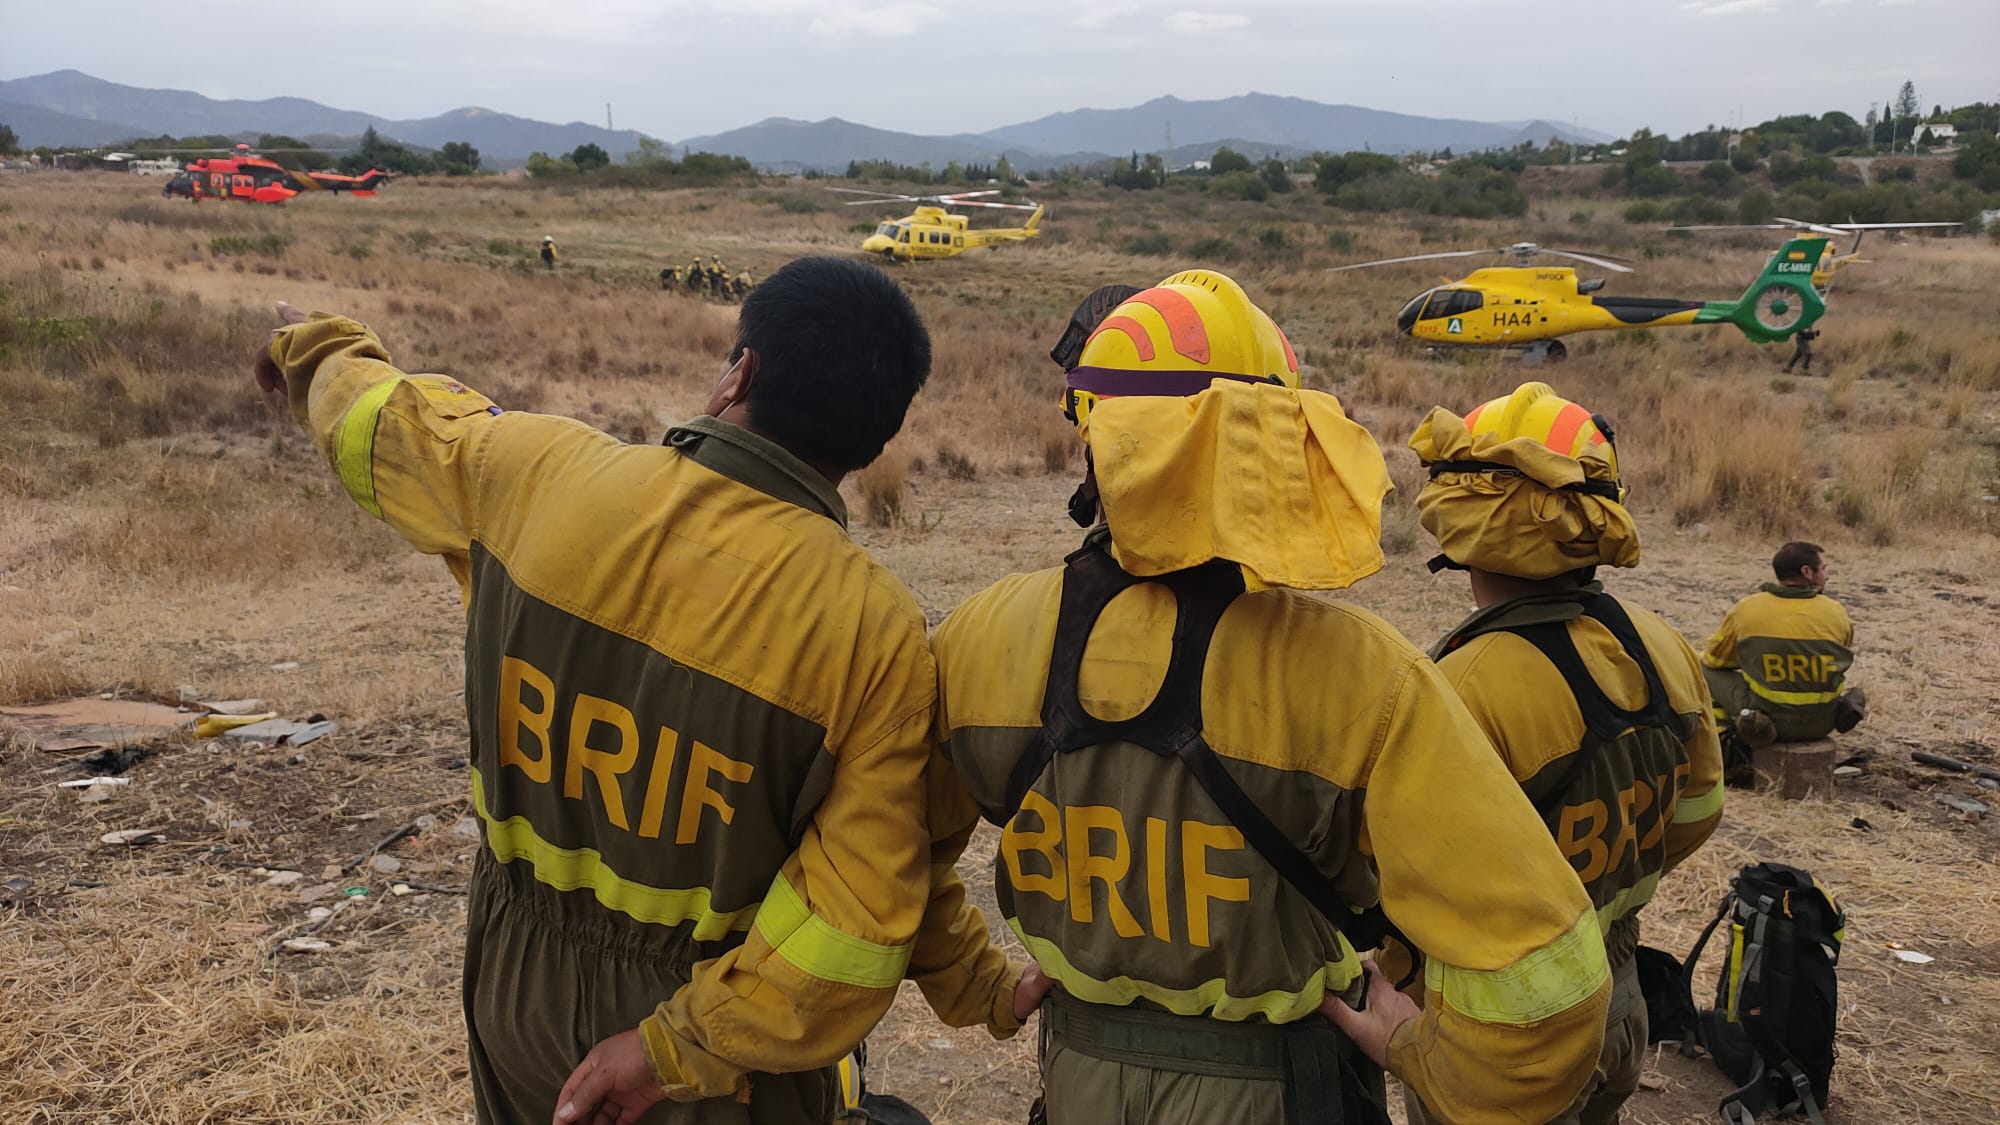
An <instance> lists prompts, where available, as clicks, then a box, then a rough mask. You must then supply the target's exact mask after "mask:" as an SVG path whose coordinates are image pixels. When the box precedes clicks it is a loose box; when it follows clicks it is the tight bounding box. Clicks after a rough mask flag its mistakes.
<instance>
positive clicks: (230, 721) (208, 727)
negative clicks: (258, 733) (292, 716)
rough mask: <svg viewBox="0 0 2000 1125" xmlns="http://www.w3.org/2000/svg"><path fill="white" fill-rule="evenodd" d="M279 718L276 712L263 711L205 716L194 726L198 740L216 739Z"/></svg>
mask: <svg viewBox="0 0 2000 1125" xmlns="http://www.w3.org/2000/svg"><path fill="white" fill-rule="evenodd" d="M277 717H278V713H277V712H276V711H263V712H258V713H256V714H250V715H203V716H202V717H201V718H200V719H199V720H197V721H196V722H195V724H194V736H195V737H196V738H214V737H215V736H217V735H219V734H221V733H223V732H224V731H229V730H235V729H236V728H238V727H247V726H250V725H251V724H253V723H261V722H263V721H264V720H266V719H275V718H277Z"/></svg>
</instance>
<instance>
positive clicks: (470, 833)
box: [451, 816, 479, 840]
mask: <svg viewBox="0 0 2000 1125" xmlns="http://www.w3.org/2000/svg"><path fill="white" fill-rule="evenodd" d="M451 834H452V835H454V836H456V837H458V838H459V839H461V840H477V839H479V818H478V817H472V816H462V817H459V818H458V823H457V824H454V825H452V826H451Z"/></svg>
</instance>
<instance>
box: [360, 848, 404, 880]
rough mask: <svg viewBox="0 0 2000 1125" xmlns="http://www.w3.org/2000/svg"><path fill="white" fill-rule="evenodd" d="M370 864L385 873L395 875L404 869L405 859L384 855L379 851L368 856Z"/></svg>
mask: <svg viewBox="0 0 2000 1125" xmlns="http://www.w3.org/2000/svg"><path fill="white" fill-rule="evenodd" d="M368 866H370V867H372V868H374V869H375V870H376V871H378V872H380V873H381V874H383V875H394V874H395V873H396V872H398V871H401V870H402V869H403V861H402V860H400V859H397V858H396V857H395V856H392V855H383V854H381V853H379V852H378V853H376V854H375V855H372V856H369V857H368Z"/></svg>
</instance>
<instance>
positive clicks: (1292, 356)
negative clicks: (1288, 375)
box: [1278, 328, 1299, 372]
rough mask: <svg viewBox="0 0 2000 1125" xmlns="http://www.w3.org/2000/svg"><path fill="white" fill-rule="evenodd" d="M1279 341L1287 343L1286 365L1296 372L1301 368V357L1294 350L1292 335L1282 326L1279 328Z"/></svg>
mask: <svg viewBox="0 0 2000 1125" xmlns="http://www.w3.org/2000/svg"><path fill="white" fill-rule="evenodd" d="M1278 342H1279V343H1280V344H1283V345H1285V366H1286V367H1287V368H1289V369H1290V370H1292V371H1294V372H1296V371H1297V370H1298V369H1299V357H1298V355H1297V353H1295V352H1293V351H1292V340H1291V337H1289V336H1286V335H1285V330H1284V329H1282V328H1280V329H1278Z"/></svg>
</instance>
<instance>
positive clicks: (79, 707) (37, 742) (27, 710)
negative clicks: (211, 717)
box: [0, 697, 197, 754]
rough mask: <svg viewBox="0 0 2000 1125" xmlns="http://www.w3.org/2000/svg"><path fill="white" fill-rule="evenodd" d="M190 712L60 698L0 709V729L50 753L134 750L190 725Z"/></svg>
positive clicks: (134, 703) (132, 702)
mask: <svg viewBox="0 0 2000 1125" xmlns="http://www.w3.org/2000/svg"><path fill="white" fill-rule="evenodd" d="M196 718H197V716H196V715H195V714H194V713H193V712H191V711H179V710H176V709H174V708H172V707H168V706H166V705H165V704H161V703H146V702H142V701H140V700H135V699H105V698H101V697H99V698H89V697H87V698H83V699H65V700H63V701H62V702H60V703H44V704H41V705H39V706H35V707H5V708H0V728H5V729H6V730H8V731H9V732H10V733H12V734H13V735H14V736H15V737H16V738H18V739H19V740H21V741H23V742H25V743H27V744H28V745H29V746H30V747H33V748H35V749H38V750H41V751H44V752H46V753H50V754H63V753H68V752H70V751H74V750H95V749H100V748H118V747H125V746H136V745H139V744H141V743H146V742H153V741H156V740H158V739H162V738H166V737H168V736H169V735H172V734H173V733H175V732H176V731H179V730H180V729H181V728H183V727H186V726H187V725H188V724H190V723H192V722H194V721H195V719H196Z"/></svg>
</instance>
